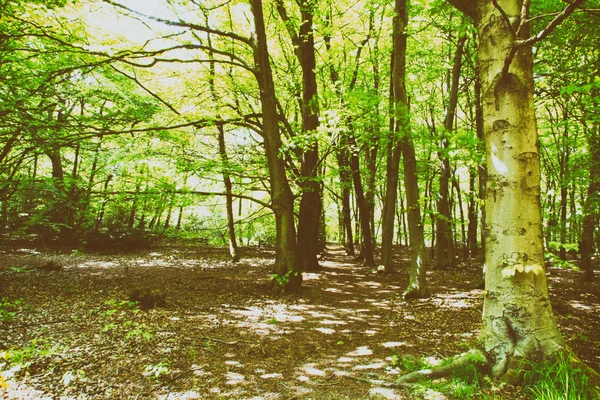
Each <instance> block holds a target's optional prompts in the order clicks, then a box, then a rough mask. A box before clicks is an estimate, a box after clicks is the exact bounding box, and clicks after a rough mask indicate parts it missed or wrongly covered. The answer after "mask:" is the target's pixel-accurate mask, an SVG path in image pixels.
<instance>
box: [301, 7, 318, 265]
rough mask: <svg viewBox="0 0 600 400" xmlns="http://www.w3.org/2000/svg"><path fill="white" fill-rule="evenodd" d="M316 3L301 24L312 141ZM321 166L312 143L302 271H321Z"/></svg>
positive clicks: (305, 121) (307, 129)
mask: <svg viewBox="0 0 600 400" xmlns="http://www.w3.org/2000/svg"><path fill="white" fill-rule="evenodd" d="M313 7H314V3H313V2H311V1H308V0H302V1H301V4H300V10H301V18H302V23H301V25H300V32H299V41H298V44H299V45H298V58H299V61H300V67H301V68H302V83H303V85H302V134H303V135H305V136H307V137H310V136H311V135H314V134H315V132H316V130H317V128H318V127H319V98H318V94H317V79H316V76H315V69H316V66H315V40H314V36H313V12H314V10H313ZM318 162H319V144H318V141H317V140H316V139H315V140H311V141H310V144H309V147H308V148H307V149H305V150H304V152H303V154H302V164H301V174H302V181H303V185H302V197H301V199H300V209H299V217H298V256H299V259H298V262H299V266H298V267H299V268H300V270H301V271H318V270H320V269H321V266H320V265H319V262H318V260H317V255H318V254H319V221H320V218H321V191H320V187H319V182H318V180H317V179H316V178H317V172H318V171H317V169H318V168H317V167H318Z"/></svg>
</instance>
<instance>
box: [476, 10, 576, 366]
mask: <svg viewBox="0 0 600 400" xmlns="http://www.w3.org/2000/svg"><path fill="white" fill-rule="evenodd" d="M498 3H499V7H501V8H502V10H503V12H504V13H505V15H503V13H501V12H500V11H499V10H498V8H497V7H496V6H495V5H494V4H493V2H489V1H484V0H480V1H478V2H477V29H478V32H479V37H480V43H479V68H480V71H481V80H482V82H481V85H482V87H481V89H482V93H483V116H484V134H485V144H486V156H487V161H486V162H487V171H488V179H487V184H486V203H485V204H486V227H485V240H486V242H485V270H486V276H485V287H486V292H485V297H484V311H483V324H482V332H481V343H482V345H483V347H484V350H485V351H486V352H487V353H488V354H489V355H490V356H491V358H492V359H493V366H492V369H491V374H492V376H493V377H496V378H498V377H501V376H503V375H504V374H506V373H507V372H515V371H516V370H517V369H518V366H519V362H520V360H522V359H527V360H533V359H543V358H546V357H548V356H550V355H551V354H553V353H555V352H556V351H558V350H560V349H562V348H563V347H564V345H565V343H564V340H563V338H562V336H561V334H560V331H559V330H558V326H557V323H556V320H555V318H554V314H553V312H552V307H551V305H550V300H549V297H548V286H547V283H546V276H545V271H544V252H543V241H542V217H541V208H540V157H539V144H538V135H537V129H536V120H535V111H534V104H533V60H532V54H531V48H530V47H529V46H521V47H519V48H518V49H516V52H515V51H513V47H514V46H515V41H516V40H517V39H522V38H524V37H527V36H528V35H529V32H528V31H529V30H528V29H527V26H526V23H523V24H522V26H521V27H520V29H518V36H517V37H515V35H514V34H513V30H514V29H516V28H515V27H512V28H511V27H509V26H507V20H506V18H505V17H506V16H507V17H508V19H509V20H510V21H517V22H519V21H520V19H521V15H522V14H521V12H522V6H523V1H522V0H500V1H498ZM524 11H525V13H523V15H526V11H527V10H526V9H525V10H524ZM511 56H512V57H513V58H512V59H511V58H510V57H511ZM507 62H508V64H507ZM507 67H508V68H507Z"/></svg>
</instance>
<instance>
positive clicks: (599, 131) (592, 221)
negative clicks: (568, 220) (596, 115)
mask: <svg viewBox="0 0 600 400" xmlns="http://www.w3.org/2000/svg"><path fill="white" fill-rule="evenodd" d="M589 135H590V136H589V138H588V142H589V149H590V152H589V154H590V161H589V162H590V184H589V187H588V193H587V199H586V201H585V205H584V215H583V232H582V236H581V249H580V251H581V269H582V270H583V271H584V273H585V277H584V280H585V281H586V282H591V281H593V280H594V265H593V263H592V256H593V255H594V233H595V232H596V230H597V228H598V214H599V209H600V126H598V127H596V129H595V132H589Z"/></svg>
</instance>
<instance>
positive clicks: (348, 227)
mask: <svg viewBox="0 0 600 400" xmlns="http://www.w3.org/2000/svg"><path fill="white" fill-rule="evenodd" d="M346 146H347V145H346V144H344V143H342V144H340V149H339V150H338V167H339V171H340V172H339V175H340V184H341V186H342V215H343V221H344V231H345V234H346V236H345V241H344V248H345V250H346V254H347V255H349V256H353V255H354V254H355V253H354V237H353V235H352V210H351V207H350V191H351V189H352V173H351V171H350V165H349V162H348V148H347V147H346Z"/></svg>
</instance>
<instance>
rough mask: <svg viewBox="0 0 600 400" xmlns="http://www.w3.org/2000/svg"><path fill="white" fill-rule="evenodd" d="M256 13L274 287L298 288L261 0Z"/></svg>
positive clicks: (291, 210)
mask: <svg viewBox="0 0 600 400" xmlns="http://www.w3.org/2000/svg"><path fill="white" fill-rule="evenodd" d="M252 14H253V15H254V27H255V30H256V47H255V51H254V57H255V65H256V70H257V73H256V79H257V81H258V85H259V86H260V100H261V107H262V119H263V129H262V134H263V138H264V141H265V152H266V156H267V164H268V167H269V180H270V183H271V202H272V207H273V212H274V214H275V224H276V229H277V244H276V247H277V249H276V255H275V266H274V271H275V272H276V273H277V277H275V278H274V280H273V282H274V284H273V288H274V289H276V290H283V291H294V290H297V289H298V288H299V287H300V284H301V283H302V274H301V273H300V271H299V269H298V253H297V248H296V226H295V224H294V195H293V193H292V190H291V189H290V186H289V183H288V180H287V176H286V171H285V163H284V160H283V159H282V158H281V156H280V152H281V147H282V143H281V136H280V132H279V116H278V114H277V100H276V97H275V84H274V83H273V73H272V71H271V64H270V60H269V51H268V48H267V35H266V33H265V23H264V17H263V10H262V1H261V0H252Z"/></svg>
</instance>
